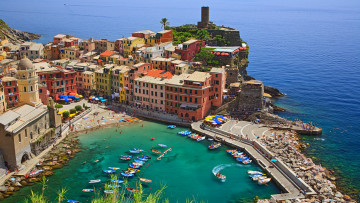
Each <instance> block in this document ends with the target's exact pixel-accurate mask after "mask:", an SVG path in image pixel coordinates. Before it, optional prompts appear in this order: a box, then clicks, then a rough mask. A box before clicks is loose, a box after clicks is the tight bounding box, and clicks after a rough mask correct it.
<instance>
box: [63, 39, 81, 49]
mask: <svg viewBox="0 0 360 203" xmlns="http://www.w3.org/2000/svg"><path fill="white" fill-rule="evenodd" d="M63 42H64V47H72V46H76V45H79V39H78V38H76V37H71V38H69V39H64V40H63Z"/></svg>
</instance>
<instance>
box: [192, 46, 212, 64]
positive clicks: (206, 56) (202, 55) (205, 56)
mask: <svg viewBox="0 0 360 203" xmlns="http://www.w3.org/2000/svg"><path fill="white" fill-rule="evenodd" d="M210 51H211V49H208V48H201V51H200V52H199V53H197V54H196V55H195V61H201V62H202V64H203V65H207V64H208V62H209V61H211V60H212V59H213V58H214V54H212V53H211V52H210Z"/></svg>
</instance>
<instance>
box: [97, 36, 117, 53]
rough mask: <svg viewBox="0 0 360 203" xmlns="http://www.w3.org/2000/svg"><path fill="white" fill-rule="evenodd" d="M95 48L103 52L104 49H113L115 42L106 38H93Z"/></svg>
mask: <svg viewBox="0 0 360 203" xmlns="http://www.w3.org/2000/svg"><path fill="white" fill-rule="evenodd" d="M95 50H97V51H99V52H100V53H102V52H105V51H106V50H109V51H114V50H115V42H110V41H108V40H107V39H102V40H95Z"/></svg>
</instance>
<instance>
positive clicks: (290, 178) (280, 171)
mask: <svg viewBox="0 0 360 203" xmlns="http://www.w3.org/2000/svg"><path fill="white" fill-rule="evenodd" d="M226 124H227V125H226V126H222V128H223V129H218V128H212V127H209V126H206V125H204V124H203V122H202V121H198V122H194V123H192V124H191V130H192V131H194V132H196V133H198V134H201V135H205V136H207V137H211V138H213V139H214V140H217V141H220V142H222V143H223V144H225V145H228V146H230V147H233V148H237V149H241V150H243V151H244V152H245V153H247V154H248V155H249V156H250V157H251V158H252V160H253V161H254V162H255V163H257V164H258V165H259V166H260V167H261V168H262V170H263V171H264V172H265V173H266V174H267V175H268V176H270V177H272V180H274V181H275V183H276V184H277V185H278V186H279V187H280V188H281V190H282V191H283V193H281V194H274V195H271V199H273V200H275V201H283V200H290V199H302V198H305V197H309V196H312V195H315V194H316V192H315V191H314V190H313V189H312V188H311V187H310V186H309V185H308V184H306V183H305V182H304V181H303V180H302V179H300V178H299V177H297V175H296V174H295V173H294V172H293V171H292V170H291V169H290V168H288V167H287V166H286V165H285V164H284V163H283V162H282V161H281V160H278V159H277V161H271V159H272V158H274V157H273V155H272V154H271V152H270V151H268V150H267V149H266V147H264V146H262V145H261V144H260V143H259V142H258V141H257V140H255V139H251V138H255V137H256V136H254V133H253V132H254V130H255V131H256V130H258V129H259V128H263V127H262V126H260V125H255V124H251V123H249V122H243V123H241V125H242V127H241V128H240V129H237V130H239V131H240V133H241V137H239V136H238V135H237V134H234V133H231V132H232V131H235V130H236V129H234V128H236V125H237V124H239V123H238V122H236V121H229V122H228V123H226ZM224 125H225V124H224ZM251 126H253V127H252V128H250V127H251ZM245 128H248V129H247V130H245ZM244 130H245V132H249V133H250V135H249V136H251V137H249V138H248V139H244V138H242V137H244V136H243V132H244ZM228 131H230V132H228ZM262 133H267V130H266V129H264V131H263V132H262Z"/></svg>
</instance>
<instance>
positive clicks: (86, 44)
mask: <svg viewBox="0 0 360 203" xmlns="http://www.w3.org/2000/svg"><path fill="white" fill-rule="evenodd" d="M79 48H80V50H83V51H84V52H85V53H88V52H92V51H94V50H95V42H94V40H93V38H90V39H88V40H83V41H81V42H80V43H79Z"/></svg>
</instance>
